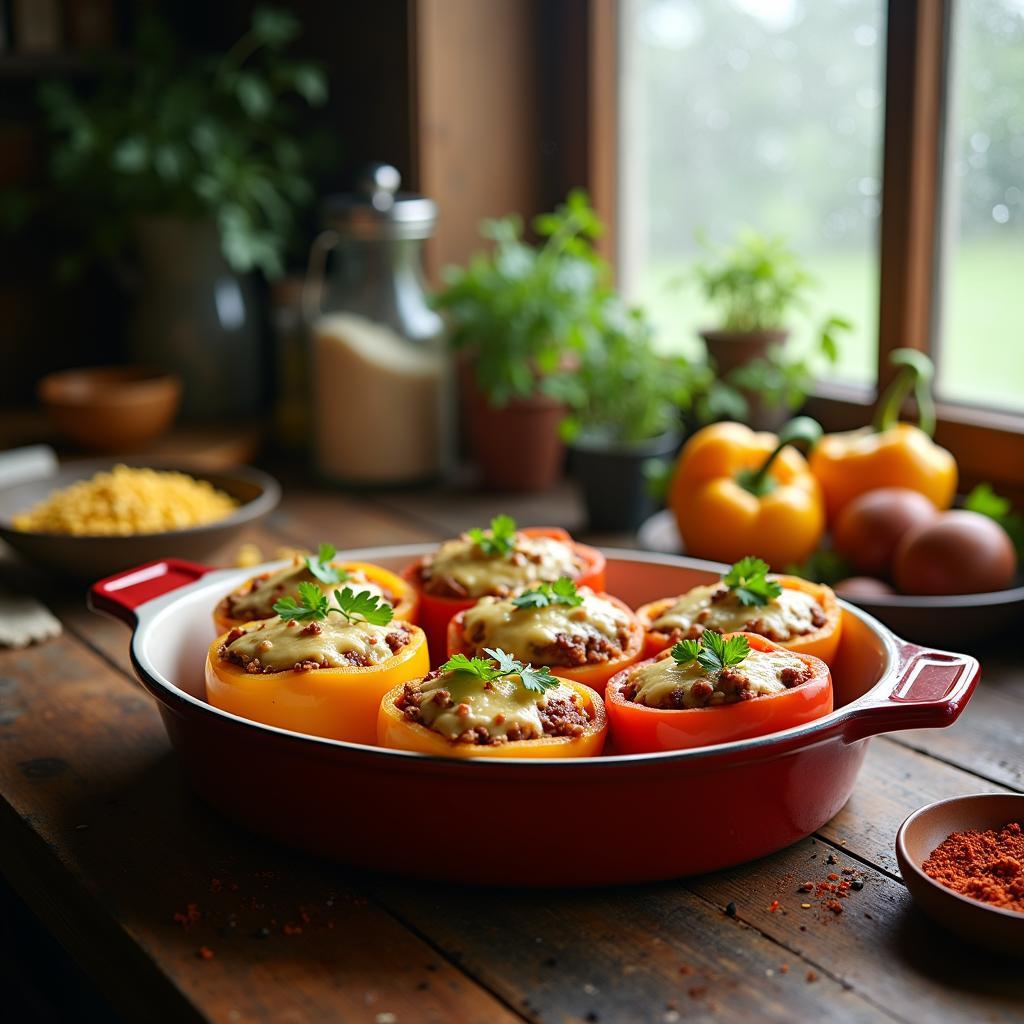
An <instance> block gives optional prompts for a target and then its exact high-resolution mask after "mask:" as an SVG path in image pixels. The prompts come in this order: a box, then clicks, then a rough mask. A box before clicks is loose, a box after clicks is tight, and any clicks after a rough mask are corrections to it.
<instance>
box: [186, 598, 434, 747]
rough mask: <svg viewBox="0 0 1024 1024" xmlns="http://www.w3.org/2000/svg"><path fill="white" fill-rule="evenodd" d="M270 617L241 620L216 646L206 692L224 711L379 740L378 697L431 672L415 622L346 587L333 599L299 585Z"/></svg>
mask: <svg viewBox="0 0 1024 1024" xmlns="http://www.w3.org/2000/svg"><path fill="white" fill-rule="evenodd" d="M298 591H299V600H298V601H295V600H294V599H293V598H290V597H283V598H280V599H279V600H278V601H277V602H276V604H275V605H274V610H275V615H274V617H273V618H270V619H263V620H261V621H258V622H250V623H247V624H245V625H244V626H236V627H235V628H233V629H231V630H230V631H229V632H227V633H225V634H224V635H223V636H220V637H218V638H217V639H216V640H215V641H214V642H213V643H212V644H211V645H210V650H209V653H208V655H207V659H206V697H207V700H208V701H209V702H210V703H211V704H212V705H213V706H214V707H218V708H220V709H221V710H222V711H229V712H231V713H232V714H235V715H240V716H241V717H242V718H249V719H252V720H253V721H256V722H263V723H264V724H266V725H274V726H278V727H279V728H282V729H290V730H292V731H293V732H301V733H308V734H310V735H312V736H327V737H329V738H331V739H337V740H348V741H349V742H352V743H368V744H372V743H376V739H377V712H378V709H379V708H380V702H381V698H382V697H383V696H384V694H385V693H387V692H388V691H389V690H390V689H391V688H392V687H394V686H396V685H400V684H402V683H404V682H406V681H407V680H409V679H418V678H421V677H422V676H423V674H424V673H425V672H426V671H427V670H428V669H429V667H430V664H429V658H428V655H427V643H426V638H425V637H424V635H423V632H422V631H421V630H420V629H418V628H417V627H416V626H412V625H409V624H408V623H405V622H401V621H399V620H398V619H394V618H393V614H392V609H391V606H390V605H388V604H387V603H385V602H382V601H381V600H380V599H379V598H378V597H377V596H376V595H374V594H371V593H370V592H368V591H365V590H363V591H358V592H356V591H353V590H352V589H351V588H349V587H345V588H344V589H343V590H336V591H335V593H334V594H333V598H328V596H327V595H326V594H324V593H323V592H322V591H321V590H320V588H319V587H317V586H314V585H313V584H312V583H299V585H298Z"/></svg>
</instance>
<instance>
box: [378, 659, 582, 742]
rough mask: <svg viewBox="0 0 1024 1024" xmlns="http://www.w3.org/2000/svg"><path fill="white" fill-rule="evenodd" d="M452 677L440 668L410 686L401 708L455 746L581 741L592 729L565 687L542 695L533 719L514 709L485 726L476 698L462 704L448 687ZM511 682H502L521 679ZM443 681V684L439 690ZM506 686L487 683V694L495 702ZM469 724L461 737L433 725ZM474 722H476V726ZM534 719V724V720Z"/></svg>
mask: <svg viewBox="0 0 1024 1024" xmlns="http://www.w3.org/2000/svg"><path fill="white" fill-rule="evenodd" d="M446 678H447V677H444V676H443V673H442V672H441V671H440V670H439V669H435V670H434V671H433V672H431V673H430V674H429V675H427V676H425V677H424V678H423V679H421V680H414V681H412V682H408V683H406V684H405V688H404V690H403V692H402V693H401V695H400V696H399V697H398V699H397V700H396V701H395V706H396V707H397V708H398V709H399V710H400V711H401V712H402V714H403V716H404V717H405V719H406V720H407V721H409V722H416V723H418V724H419V725H422V726H424V727H426V728H428V729H433V730H434V731H437V732H440V734H441V735H443V736H445V738H446V739H449V740H450V741H451V742H453V743H472V744H474V745H476V746H492V747H495V746H501V745H502V744H504V743H511V742H515V741H517V740H532V739H540V738H542V737H544V736H570V737H576V736H581V735H582V734H583V733H584V732H585V731H586V729H587V727H588V726H589V725H590V718H589V717H588V716H587V712H586V710H585V709H584V708H583V707H582V706H581V705H580V704H579V703H578V698H577V697H576V695H575V694H574V693H573V691H572V690H569V689H567V688H565V687H559V688H558V689H556V690H549V691H548V692H547V693H545V694H543V695H541V694H538V695H537V697H536V701H531V702H530V706H531V707H530V710H531V712H532V713H531V714H530V715H523V714H522V713H521V709H520V708H515V707H510V708H509V710H508V711H498V712H497V713H495V714H494V715H492V716H491V717H490V719H489V721H481V720H480V716H479V715H475V714H474V708H473V704H474V703H475V702H474V701H472V699H471V698H467V695H465V694H462V695H461V696H463V697H464V698H467V699H462V700H458V697H457V696H454V697H453V694H452V688H455V687H456V682H455V681H454V680H453V681H452V688H449V687H447V686H445V685H443V684H444V682H445V681H446ZM517 678H518V677H508V678H507V679H506V680H503V681H502V682H508V681H509V680H515V679H517ZM438 682H440V683H441V685H434V684H437V683H438ZM500 685H501V684H500V683H497V682H491V683H481V684H480V686H481V688H482V690H483V691H485V692H486V693H487V694H489V695H490V696H491V697H492V698H493V697H494V696H495V695H496V694H495V690H496V687H498V686H500ZM452 715H454V718H455V720H458V719H460V718H461V719H466V728H465V729H463V730H462V731H461V732H458V731H456V729H450V728H449V729H434V726H433V724H432V723H434V722H441V721H442V720H447V721H450V720H451V719H452ZM470 719H472V721H470ZM531 719H532V720H531Z"/></svg>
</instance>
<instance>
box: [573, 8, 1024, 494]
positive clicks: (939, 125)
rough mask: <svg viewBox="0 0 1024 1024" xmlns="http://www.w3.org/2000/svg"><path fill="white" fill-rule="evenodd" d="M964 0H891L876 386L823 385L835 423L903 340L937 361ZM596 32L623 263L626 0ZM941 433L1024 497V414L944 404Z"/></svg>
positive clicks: (593, 77)
mask: <svg viewBox="0 0 1024 1024" xmlns="http://www.w3.org/2000/svg"><path fill="white" fill-rule="evenodd" d="M954 3H955V0H889V3H888V5H887V13H886V42H885V47H886V51H885V118H884V130H883V160H882V211H881V217H880V227H879V238H878V253H879V312H878V359H877V375H876V386H875V387H870V388H864V387H856V386H853V385H845V384H840V383H837V382H822V383H821V384H820V385H819V386H818V387H817V388H816V389H815V392H814V393H813V395H812V396H811V398H810V400H809V402H808V412H809V413H810V414H811V415H814V416H816V417H817V418H818V419H819V420H820V421H821V422H822V424H823V425H824V426H825V427H826V429H829V430H842V429H852V428H855V427H858V426H862V425H863V424H864V423H865V422H867V420H868V419H869V410H870V409H871V407H872V405H873V404H874V402H875V401H876V399H877V396H878V390H879V388H884V387H885V385H886V384H887V383H888V382H889V380H890V379H891V375H892V368H891V366H890V365H889V355H890V353H891V352H892V350H893V349H895V348H901V347H912V348H917V349H919V350H921V351H924V352H927V353H928V354H929V355H930V356H931V358H932V359H933V360H934V361H935V362H936V363H938V360H939V358H940V357H941V352H940V350H939V318H940V313H941V310H940V306H939V301H938V295H939V281H940V272H941V269H942V267H941V263H942V212H943V211H942V207H943V199H944V190H943V181H942V173H943V167H944V163H945V156H946V144H945V143H946V140H945V127H946V117H947V110H948V103H947V97H948V92H949V85H950V71H951V62H950V49H951V38H950V36H951V32H950V27H951V24H952V14H953V4H954ZM580 11H581V16H583V17H585V19H586V24H585V25H578V26H577V31H583V32H584V33H585V37H586V39H587V40H588V61H587V64H588V66H587V72H586V73H587V105H588V106H587V111H586V119H587V124H588V128H589V130H588V133H587V136H588V137H587V154H586V167H587V171H588V182H587V184H588V185H589V187H590V189H591V193H592V196H593V199H594V204H595V206H596V208H597V210H598V212H599V213H600V214H601V215H602V217H603V218H604V219H605V220H606V221H607V222H608V224H609V225H610V226H611V230H610V235H609V239H608V240H607V241H606V249H605V252H606V254H607V255H608V256H609V258H611V259H612V261H613V263H617V259H616V256H617V248H616V245H615V241H616V235H617V232H616V230H615V227H616V224H617V221H618V206H619V202H618V192H617V189H618V182H619V180H620V179H619V175H618V171H617V163H618V141H619V140H618V128H619V121H620V115H619V96H618V84H619V74H618V71H619V55H618V50H619V46H618V40H619V34H620V33H619V25H620V18H621V13H622V5H621V3H620V0H589V3H587V4H586V6H585V8H581V9H580ZM938 414H939V420H938V427H937V430H936V440H937V441H938V442H939V443H940V444H942V445H943V446H945V447H947V448H949V449H950V450H951V451H952V452H953V453H954V455H955V456H956V458H957V462H958V463H959V466H960V472H961V477H962V479H963V484H964V486H968V487H969V486H971V485H972V484H973V483H976V482H979V481H981V480H987V481H990V482H991V483H993V484H994V485H995V486H996V487H997V488H1001V489H1002V490H1004V491H1006V492H1007V493H1008V494H1009V495H1010V496H1012V497H1014V498H1015V499H1016V500H1018V501H1020V500H1024V415H1018V414H1015V413H1008V412H1007V413H1003V412H994V411H990V410H986V409H983V408H981V407H978V406H972V405H968V404H961V403H953V402H947V401H940V402H939V403H938Z"/></svg>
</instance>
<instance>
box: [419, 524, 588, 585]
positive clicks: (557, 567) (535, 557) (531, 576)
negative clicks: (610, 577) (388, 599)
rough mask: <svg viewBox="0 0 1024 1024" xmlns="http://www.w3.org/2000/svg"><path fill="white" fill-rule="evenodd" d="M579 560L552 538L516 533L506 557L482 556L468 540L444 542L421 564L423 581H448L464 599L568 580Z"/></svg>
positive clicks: (579, 568)
mask: <svg viewBox="0 0 1024 1024" xmlns="http://www.w3.org/2000/svg"><path fill="white" fill-rule="evenodd" d="M583 565H584V562H583V559H581V558H580V557H579V556H578V555H577V554H576V552H575V551H574V550H573V547H572V544H570V543H567V542H566V541H562V540H556V539H555V538H554V537H528V536H526V535H525V534H522V533H517V534H516V538H515V547H514V548H513V550H512V552H511V553H510V554H507V555H485V554H484V553H483V551H481V550H480V548H479V547H478V546H477V545H476V544H474V543H473V542H472V541H471V540H470V539H469V538H468V537H465V536H463V537H459V538H457V539H456V540H449V541H445V542H444V544H442V545H441V546H440V547H439V548H438V549H437V551H436V553H435V554H434V555H433V556H432V557H431V558H430V559H428V560H427V561H426V562H425V563H424V565H423V579H424V582H426V583H427V584H428V589H429V583H430V581H431V580H435V579H436V580H450V581H451V582H453V583H455V584H456V585H457V586H458V587H460V588H461V589H462V590H464V591H465V594H466V597H483V596H484V595H486V594H496V595H498V596H502V597H503V596H505V595H506V594H510V593H512V592H513V591H514V590H518V589H520V588H521V587H526V586H529V585H530V584H532V583H554V581H555V580H557V579H559V578H560V577H562V576H568V577H570V578H571V579H574V578H575V577H577V576H579V574H580V572H581V571H582V570H583Z"/></svg>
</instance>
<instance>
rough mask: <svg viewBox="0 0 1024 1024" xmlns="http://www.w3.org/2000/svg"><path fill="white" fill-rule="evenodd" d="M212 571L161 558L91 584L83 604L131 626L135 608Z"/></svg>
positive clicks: (196, 565)
mask: <svg viewBox="0 0 1024 1024" xmlns="http://www.w3.org/2000/svg"><path fill="white" fill-rule="evenodd" d="M212 571H213V570H212V568H211V567H210V566H208V565H199V564H197V563H196V562H184V561H182V560H181V559H178V558H162V559H160V560H159V561H156V562H147V563H146V564H145V565H140V566H137V567H136V568H134V569H128V570H127V571H126V572H119V573H117V574H116V575H115V576H108V577H107V578H106V579H105V580H100V581H99V583H94V584H93V585H92V586H91V587H90V588H89V595H88V597H87V598H86V603H87V604H88V605H89V607H90V608H91V609H92V610H93V611H94V612H105V613H106V614H107V615H112V616H113V617H114V618H115V619H120V620H121V621H122V622H125V623H127V624H128V625H129V626H134V625H135V623H136V615H135V609H136V608H138V607H139V605H142V604H145V603H146V602H147V601H152V600H153V599H154V598H157V597H162V596H163V595H164V594H169V593H170V592H171V591H172V590H177V589H178V588H179V587H184V586H187V585H188V584H189V583H195V581H196V580H198V579H199V578H200V577H202V576H205V575H206V574H207V573H208V572H212Z"/></svg>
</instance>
